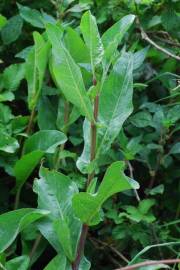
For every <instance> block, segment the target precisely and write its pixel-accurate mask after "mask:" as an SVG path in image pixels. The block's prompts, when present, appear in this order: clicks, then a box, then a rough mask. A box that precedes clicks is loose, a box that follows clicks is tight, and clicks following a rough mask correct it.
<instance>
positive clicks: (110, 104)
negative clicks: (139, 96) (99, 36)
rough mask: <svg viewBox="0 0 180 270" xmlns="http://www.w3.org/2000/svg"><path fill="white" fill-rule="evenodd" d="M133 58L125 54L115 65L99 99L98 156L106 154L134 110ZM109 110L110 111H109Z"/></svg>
mask: <svg viewBox="0 0 180 270" xmlns="http://www.w3.org/2000/svg"><path fill="white" fill-rule="evenodd" d="M132 69H133V57H132V55H131V54H127V53H124V54H123V55H122V56H121V57H120V58H119V59H118V60H117V62H116V63H115V65H114V67H113V70H112V71H111V73H110V75H109V77H108V78H107V80H106V81H105V83H104V86H103V88H102V90H101V92H100V97H99V100H100V102H99V117H98V121H99V122H100V124H101V125H102V127H100V128H98V145H97V150H96V151H97V154H96V156H97V157H99V155H100V154H104V153H106V152H107V151H108V150H109V148H110V147H111V144H112V143H113V141H114V140H115V138H116V137H117V136H118V134H119V132H120V130H121V127H122V125H123V123H124V122H125V120H126V119H127V118H128V116H129V115H130V114H131V112H132V110H133V105H132V94H133V76H132ZM107 108H108V109H107Z"/></svg>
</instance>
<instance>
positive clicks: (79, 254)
mask: <svg viewBox="0 0 180 270" xmlns="http://www.w3.org/2000/svg"><path fill="white" fill-rule="evenodd" d="M93 84H94V85H96V84H97V82H96V80H95V79H94V80H93ZM98 107H99V95H97V96H96V97H95V100H94V121H92V122H91V149H90V161H91V162H92V161H93V160H94V159H95V156H96V137H97V128H96V122H97V118H98ZM93 178H94V171H93V172H92V173H90V174H89V175H88V180H87V187H88V185H89V184H90V183H91V181H92V179H93ZM87 233H88V225H86V224H83V226H82V231H81V236H80V239H79V243H78V247H77V254H76V258H75V260H74V262H73V263H72V269H73V270H78V269H79V265H80V262H81V257H82V254H83V252H84V246H85V242H86V237H87Z"/></svg>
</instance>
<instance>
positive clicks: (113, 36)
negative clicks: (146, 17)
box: [102, 14, 135, 68]
mask: <svg viewBox="0 0 180 270" xmlns="http://www.w3.org/2000/svg"><path fill="white" fill-rule="evenodd" d="M134 19H135V16H134V15H131V14H130V15H127V16H125V17H123V18H122V19H121V20H119V21H118V22H117V23H115V24H114V25H113V26H111V27H110V28H109V29H108V30H107V31H106V32H105V33H104V34H103V36H102V42H103V45H104V48H105V53H104V57H103V62H104V68H108V67H109V65H110V64H111V62H112V59H113V58H112V57H113V56H114V53H115V52H116V49H117V47H118V45H119V44H120V42H121V40H122V38H123V37H124V35H125V33H126V32H127V31H128V29H129V28H130V26H131V25H132V24H133V22H134Z"/></svg>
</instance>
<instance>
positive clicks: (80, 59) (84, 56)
mask: <svg viewBox="0 0 180 270" xmlns="http://www.w3.org/2000/svg"><path fill="white" fill-rule="evenodd" d="M65 43H66V47H67V49H68V51H69V52H70V54H71V56H72V57H73V58H74V60H75V61H76V63H90V55H89V52H88V48H87V47H86V45H85V44H84V42H83V40H82V39H81V37H80V36H79V34H78V33H77V31H75V30H74V29H72V28H70V27H68V28H67V30H66V36H65Z"/></svg>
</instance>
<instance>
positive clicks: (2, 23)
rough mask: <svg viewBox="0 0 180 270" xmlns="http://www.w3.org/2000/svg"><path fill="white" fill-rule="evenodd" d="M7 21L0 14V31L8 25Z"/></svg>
mask: <svg viewBox="0 0 180 270" xmlns="http://www.w3.org/2000/svg"><path fill="white" fill-rule="evenodd" d="M6 23H7V19H6V17H4V16H3V15H2V14H0V30H1V29H2V28H3V27H4V26H5V25H6Z"/></svg>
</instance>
